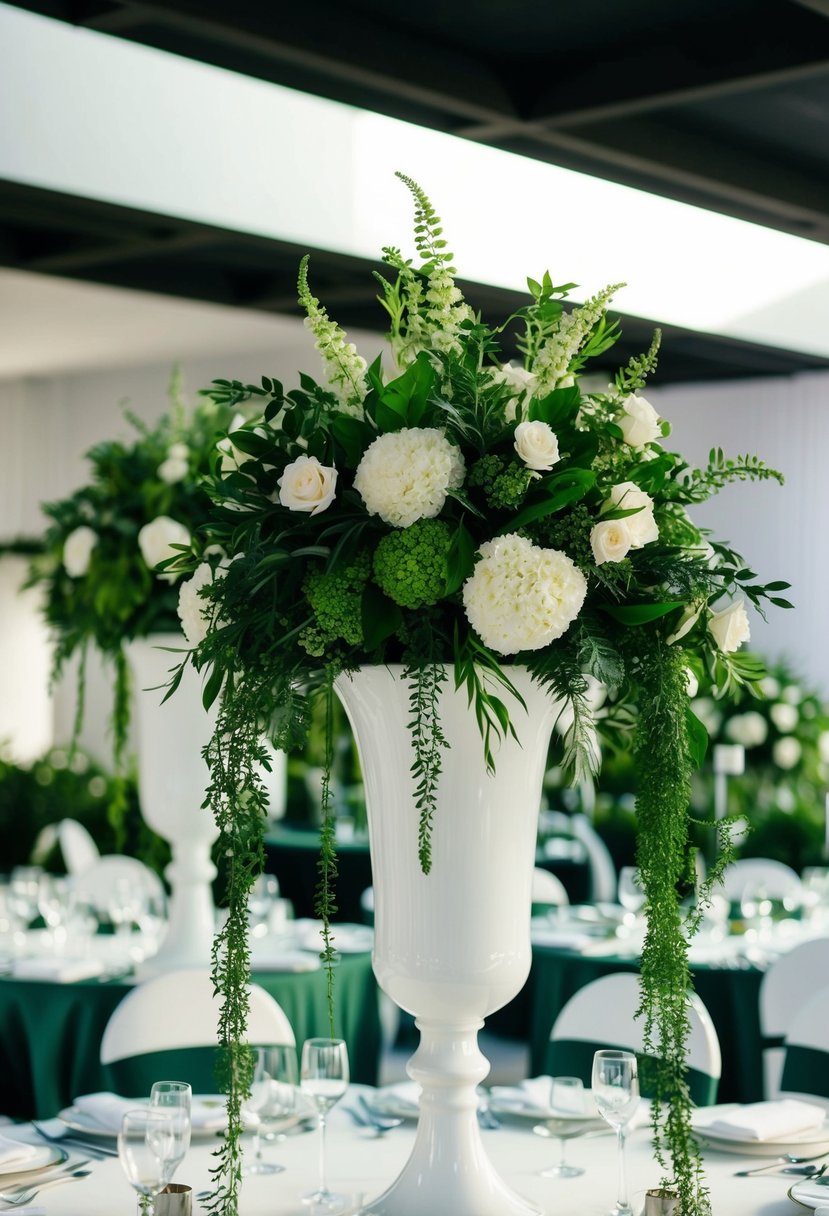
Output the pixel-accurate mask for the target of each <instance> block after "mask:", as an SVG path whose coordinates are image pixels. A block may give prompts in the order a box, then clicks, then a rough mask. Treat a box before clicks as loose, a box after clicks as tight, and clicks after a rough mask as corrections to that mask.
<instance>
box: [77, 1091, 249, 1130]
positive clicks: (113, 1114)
mask: <svg viewBox="0 0 829 1216" xmlns="http://www.w3.org/2000/svg"><path fill="white" fill-rule="evenodd" d="M146 1105H147V1099H146V1098H122V1097H120V1095H118V1094H112V1093H107V1092H106V1091H102V1092H101V1093H96V1094H82V1095H81V1096H80V1097H79V1098H76V1099H75V1101H74V1106H75V1107H76V1109H77V1110H79V1111H81V1112H82V1113H83V1114H84V1115H85V1116H86V1118H87V1119H88V1120H90V1122H91V1123H95V1124H96V1125H97V1126H98V1127H100V1128H101V1130H102V1131H108V1132H117V1131H119V1129H120V1127H121V1120H122V1119H123V1117H124V1114H125V1112H126V1111H128V1110H135V1109H136V1107H143V1106H146ZM226 1121H227V1115H226V1113H225V1107H224V1103H223V1101H222V1100H221V1099H220V1098H212V1099H211V1098H198V1097H195V1096H194V1097H193V1100H192V1110H191V1114H190V1123H191V1126H192V1127H193V1128H194V1129H195V1130H197V1131H198V1130H199V1129H204V1130H210V1129H212V1128H221V1127H224V1125H225V1123H226Z"/></svg>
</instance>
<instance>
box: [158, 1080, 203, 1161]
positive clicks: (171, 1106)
mask: <svg viewBox="0 0 829 1216" xmlns="http://www.w3.org/2000/svg"><path fill="white" fill-rule="evenodd" d="M192 1107H193V1091H192V1089H191V1088H190V1085H189V1084H188V1083H187V1081H154V1082H153V1086H152V1089H151V1090H150V1108H151V1109H156V1110H163V1111H169V1112H170V1114H171V1121H172V1128H173V1137H174V1144H173V1155H172V1156H171V1158H170V1173H169V1177H168V1179H167V1181H168V1182H169V1180H170V1178H172V1176H173V1174H175V1172H176V1170H177V1169H178V1167H179V1166H180V1165H181V1163H182V1161H183V1160H184V1158H185V1155H186V1153H187V1150H188V1149H189V1147H190V1130H191V1126H192V1125H191V1114H192Z"/></svg>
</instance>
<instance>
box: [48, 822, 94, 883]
mask: <svg viewBox="0 0 829 1216" xmlns="http://www.w3.org/2000/svg"><path fill="white" fill-rule="evenodd" d="M58 840H59V841H60V851H61V853H62V855H63V864H64V865H65V866H66V873H67V874H82V873H83V872H84V870H89V869H91V867H92V866H94V865H95V863H96V861H100V859H101V851H100V849H99V848H98V846H97V844H96V843H95V841H94V840H93V838H92V836H91V835H90V833H89V832H88V831H87V830H86V828H85V827H84V826H83V824H82V823H78V821H77V819H61V821H60V823H59V824H58Z"/></svg>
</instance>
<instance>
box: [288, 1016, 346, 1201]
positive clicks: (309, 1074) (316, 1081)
mask: <svg viewBox="0 0 829 1216" xmlns="http://www.w3.org/2000/svg"><path fill="white" fill-rule="evenodd" d="M300 1087H301V1089H302V1090H303V1092H304V1093H307V1094H308V1095H309V1096H310V1097H311V1098H312V1099H313V1101H314V1104H315V1106H316V1108H317V1113H318V1115H319V1127H320V1184H319V1187H318V1189H317V1190H316V1191H312V1192H311V1193H310V1194H308V1195H303V1196H302V1202H303V1203H309V1204H313V1205H314V1207H315V1208H316V1209H320V1210H322V1211H323V1212H340V1211H342V1209H343V1208H344V1207H345V1197H344V1196H343V1195H337V1194H334V1192H333V1191H329V1189H328V1185H327V1183H326V1180H325V1116H326V1115H327V1114H328V1112H329V1110H330V1109H331V1107H332V1106H333V1105H334V1103H335V1102H339V1100H340V1098H341V1097H342V1096H343V1094H344V1093H345V1091H346V1089H347V1088H348V1049H347V1048H346V1045H345V1043H344V1042H343V1040H342V1039H306V1040H305V1042H304V1043H303V1044H302V1063H301V1065H300Z"/></svg>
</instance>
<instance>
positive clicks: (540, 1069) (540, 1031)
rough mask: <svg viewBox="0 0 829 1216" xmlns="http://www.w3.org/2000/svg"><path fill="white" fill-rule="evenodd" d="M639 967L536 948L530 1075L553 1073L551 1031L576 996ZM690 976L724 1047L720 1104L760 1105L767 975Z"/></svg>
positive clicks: (706, 969) (700, 967)
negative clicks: (763, 988) (606, 977)
mask: <svg viewBox="0 0 829 1216" xmlns="http://www.w3.org/2000/svg"><path fill="white" fill-rule="evenodd" d="M638 969H639V967H638V961H637V960H636V959H632V958H631V957H630V956H629V955H628V956H626V957H621V956H620V957H614V956H612V955H602V956H601V957H600V958H592V957H590V956H586V955H583V954H580V953H579V952H578V951H576V950H570V949H564V948H563V947H553V946H533V963H532V970H531V972H530V978H529V980H528V981H527V989H526V999H527V1003H528V1005H529V1040H530V1075H531V1076H537V1075H539V1074H541V1073H547V1072H549V1069H548V1067H547V1045H548V1041H549V1038H550V1031H551V1029H552V1026H553V1023H554V1022H555V1020H556V1017H557V1015H558V1013H559V1011H560V1010H561V1009H562V1007H563V1006H564V1005H565V1004H566V1002H567V1001H568V1000H569V999H570V997H571V996H572V995H573V994H574V993H575V992H578V990H579V989H580V988H583V987H584V985H585V984H589V983H590V982H591V980H596V979H598V978H599V977H600V976H602V975H609V974H610V973H611V972H613V971H634V972H635V971H638ZM691 974H692V976H693V981H694V988H695V989H696V992H697V993H698V995H699V997H700V999H701V1000H702V1002H703V1004H704V1005H705V1006H706V1007H707V1009H708V1012H709V1013H710V1014H711V1019H712V1021H713V1023H714V1026H715V1028H716V1031H717V1035H718V1036H719V1040H720V1047H721V1049H722V1068H723V1070H722V1078H721V1080H720V1086H719V1093H718V1101H720V1102H757V1101H759V1100H760V1099H761V1098H762V1097H763V1096H764V1095H763V1061H762V1050H763V1039H762V1035H761V1033H760V1008H759V995H760V984H761V982H762V979H763V974H764V972H763V971H762V970H761V969H760V968H758V967H753V966H751V965H749V964H748V963H747V964H746V965H745V966H744V967H740V968H729V967H714V966H710V965H706V964H692V965H691Z"/></svg>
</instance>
